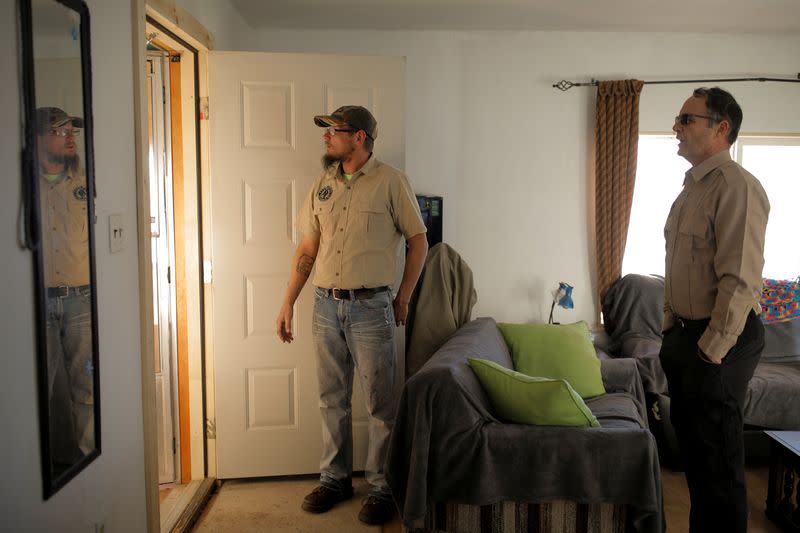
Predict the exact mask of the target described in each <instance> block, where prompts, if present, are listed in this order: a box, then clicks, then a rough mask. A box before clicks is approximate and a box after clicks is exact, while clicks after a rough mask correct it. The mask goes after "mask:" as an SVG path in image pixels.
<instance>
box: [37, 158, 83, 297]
mask: <svg viewBox="0 0 800 533" xmlns="http://www.w3.org/2000/svg"><path fill="white" fill-rule="evenodd" d="M39 190H40V196H41V203H40V206H41V214H42V217H41V221H42V251H43V253H44V254H43V258H44V261H43V265H44V281H45V285H46V286H47V287H60V286H68V287H80V286H82V285H88V284H89V215H88V212H87V209H86V206H87V197H88V193H87V190H86V176H85V175H84V174H83V172H81V171H74V172H71V173H67V174H66V175H65V176H64V177H63V178H62V179H61V180H59V181H57V182H55V183H50V182H48V181H47V180H45V179H44V177H42V178H41V179H40V181H39Z"/></svg>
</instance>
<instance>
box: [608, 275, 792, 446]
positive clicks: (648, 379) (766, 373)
mask: <svg viewBox="0 0 800 533" xmlns="http://www.w3.org/2000/svg"><path fill="white" fill-rule="evenodd" d="M663 307H664V278H662V277H661V276H645V275H641V274H628V275H626V276H625V277H623V278H622V279H620V280H619V281H617V282H616V283H615V284H614V285H612V286H611V288H610V289H609V290H608V292H607V293H606V295H605V297H604V298H603V317H604V318H605V329H606V332H607V333H608V335H609V336H610V338H611V341H610V342H609V345H608V352H609V353H610V354H611V355H612V356H622V357H632V358H635V359H636V360H637V362H638V364H639V374H640V375H641V378H642V384H643V386H644V390H645V392H646V393H656V394H668V386H667V377H666V376H665V375H664V371H663V370H662V368H661V364H660V363H659V359H658V353H659V351H660V349H661V321H662V317H663ZM764 336H765V346H764V352H763V354H762V355H761V360H760V362H759V364H758V366H757V367H756V370H755V373H754V374H753V378H752V379H751V380H750V384H749V385H748V387H747V397H746V399H745V408H744V413H743V414H744V421H745V424H749V425H753V426H760V427H766V428H775V429H785V430H798V429H800V410H798V408H797V405H800V352H798V348H800V320H795V321H791V322H785V323H779V324H770V325H768V326H766V327H765V332H764Z"/></svg>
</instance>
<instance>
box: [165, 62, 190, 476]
mask: <svg viewBox="0 0 800 533" xmlns="http://www.w3.org/2000/svg"><path fill="white" fill-rule="evenodd" d="M169 93H170V102H172V105H171V106H170V113H171V115H172V116H171V120H170V121H171V124H172V127H171V128H170V130H171V136H172V191H173V194H172V205H173V219H174V224H175V300H176V301H175V310H176V315H177V316H176V322H177V323H176V330H177V337H178V339H177V341H178V342H177V350H178V409H179V414H178V420H179V426H180V429H179V431H180V443H181V446H180V457H181V461H180V462H181V472H180V480H181V483H182V484H185V483H188V482H189V481H191V480H192V448H191V430H190V420H191V419H190V409H189V407H190V401H189V334H188V323H187V316H188V307H187V302H186V216H185V206H184V204H185V202H184V198H185V193H184V187H185V186H186V185H185V182H184V174H183V122H182V111H181V107H182V106H181V64H180V62H173V61H171V62H170V63H169Z"/></svg>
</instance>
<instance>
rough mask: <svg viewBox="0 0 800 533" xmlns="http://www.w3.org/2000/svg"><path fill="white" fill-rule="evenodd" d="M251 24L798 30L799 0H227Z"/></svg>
mask: <svg viewBox="0 0 800 533" xmlns="http://www.w3.org/2000/svg"><path fill="white" fill-rule="evenodd" d="M229 2H230V4H231V5H232V6H233V7H234V8H235V9H236V10H237V11H238V12H239V14H240V15H241V16H242V18H243V19H244V20H245V21H246V22H247V24H249V25H250V26H252V27H253V28H256V29H258V28H293V29H300V28H307V29H337V30H339V29H376V30H570V31H668V32H724V33H738V32H748V33H773V32H780V33H797V32H800V0H229Z"/></svg>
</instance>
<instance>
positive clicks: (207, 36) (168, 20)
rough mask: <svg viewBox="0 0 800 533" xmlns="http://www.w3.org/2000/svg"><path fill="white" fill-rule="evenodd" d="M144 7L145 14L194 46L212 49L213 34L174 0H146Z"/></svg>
mask: <svg viewBox="0 0 800 533" xmlns="http://www.w3.org/2000/svg"><path fill="white" fill-rule="evenodd" d="M145 8H146V10H147V16H149V17H152V18H153V19H155V20H157V21H158V22H159V23H160V24H162V25H163V26H164V27H165V28H167V29H169V30H170V31H172V32H173V33H180V34H181V35H182V36H183V38H186V40H187V42H188V43H189V44H191V45H192V46H194V47H195V48H197V49H201V48H203V49H206V50H213V48H214V36H213V35H212V34H211V32H209V31H208V30H207V29H206V28H205V26H203V25H202V24H200V22H199V21H198V20H197V19H196V18H194V16H192V14H191V13H189V12H188V11H186V10H185V9H184V8H182V7H181V6H179V5H178V4H177V3H176V2H175V0H146V3H145ZM176 30H177V31H176Z"/></svg>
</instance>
